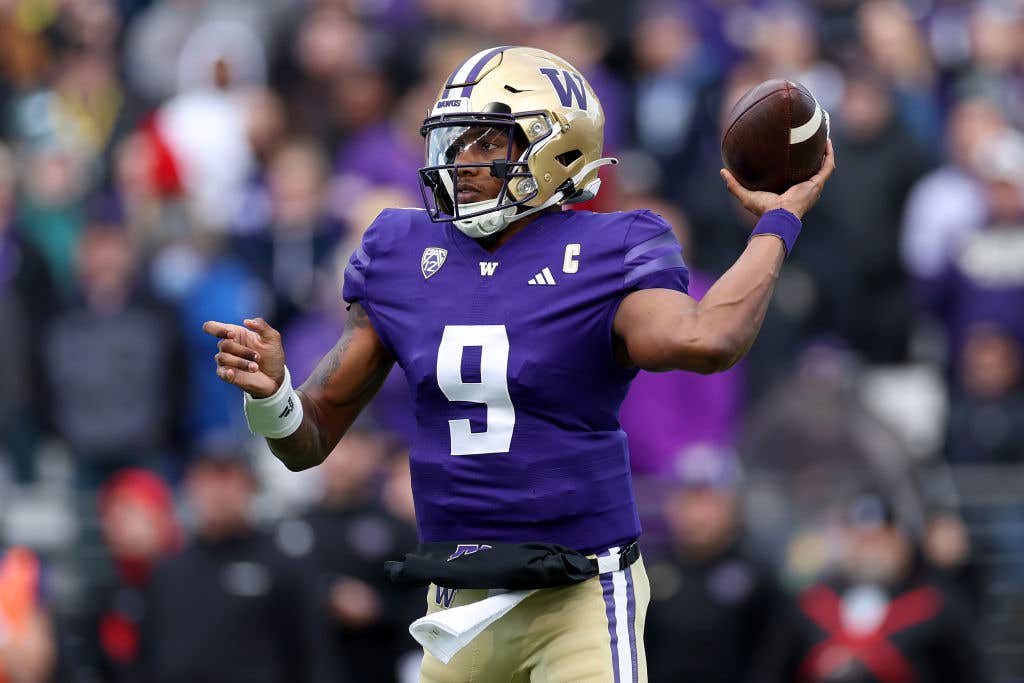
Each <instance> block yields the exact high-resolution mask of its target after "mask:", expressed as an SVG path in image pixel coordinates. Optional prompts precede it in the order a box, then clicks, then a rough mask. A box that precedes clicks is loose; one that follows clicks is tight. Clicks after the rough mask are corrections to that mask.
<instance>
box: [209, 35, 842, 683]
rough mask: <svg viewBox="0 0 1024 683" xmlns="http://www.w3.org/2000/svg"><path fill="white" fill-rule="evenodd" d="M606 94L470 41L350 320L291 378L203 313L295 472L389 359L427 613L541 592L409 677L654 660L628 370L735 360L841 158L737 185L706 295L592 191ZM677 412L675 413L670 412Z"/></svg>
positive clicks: (353, 263) (272, 356)
mask: <svg viewBox="0 0 1024 683" xmlns="http://www.w3.org/2000/svg"><path fill="white" fill-rule="evenodd" d="M603 127H604V115H603V113H602V110H601V104H600V102H599V101H598V98H597V95H596V94H595V93H594V91H593V90H592V89H591V87H590V85H589V84H588V83H587V81H586V80H585V79H584V78H583V76H582V75H581V74H580V73H579V72H578V71H577V70H576V69H575V68H573V66H572V65H570V64H569V63H567V62H566V61H564V60H562V59H561V58H559V57H557V56H555V55H553V54H550V53H548V52H544V51H542V50H537V49H532V48H526V47H496V48H493V49H489V50H484V51H481V52H479V53H477V54H475V55H473V56H472V57H470V58H469V59H467V60H466V61H465V62H464V63H463V64H462V65H461V66H460V67H459V68H458V69H456V70H455V72H454V73H452V74H451V76H450V77H449V78H448V80H447V82H446V83H445V84H444V85H443V87H442V88H441V91H440V93H439V95H438V97H437V100H436V102H435V104H434V106H433V109H432V111H430V112H429V115H428V117H427V118H426V119H425V120H424V122H423V127H422V128H421V132H422V134H423V136H424V138H425V140H426V165H425V166H424V168H422V169H421V170H420V181H421V186H422V190H423V196H424V203H425V208H422V209H391V210H386V211H384V212H383V213H381V214H380V215H379V216H378V217H377V218H376V220H374V222H373V224H372V225H370V226H369V228H368V229H367V230H366V233H365V235H364V238H363V242H362V245H361V246H360V247H359V248H358V249H357V250H356V251H355V253H354V254H353V255H352V257H351V260H350V262H349V264H348V267H347V269H346V270H345V278H344V289H343V297H344V299H345V301H346V302H348V304H349V319H348V324H347V329H346V331H345V333H344V335H343V336H342V338H341V339H340V340H339V341H338V343H337V345H336V346H335V347H334V349H332V350H331V351H330V352H329V353H328V354H327V356H326V357H325V358H324V359H323V360H322V361H321V363H320V365H319V366H318V367H317V369H316V371H315V372H314V373H313V375H312V376H311V377H310V378H309V380H308V381H306V382H305V383H304V384H303V385H302V386H301V387H299V388H298V389H293V388H292V384H291V380H290V377H289V373H288V369H287V367H286V365H285V358H284V352H283V350H282V345H281V338H280V335H279V334H278V332H277V331H276V330H274V329H273V328H271V327H270V326H269V325H268V324H267V323H266V322H265V321H263V320H262V319H259V318H256V319H252V320H245V321H244V322H243V324H242V325H235V324H229V323H221V322H215V321H210V322H207V323H206V324H205V325H204V329H205V330H206V331H207V332H208V333H209V334H211V335H214V336H216V337H219V338H220V342H219V343H218V348H219V352H218V353H217V355H216V364H217V375H218V377H220V378H221V379H222V380H224V381H225V382H229V383H231V384H234V385H236V386H238V387H240V388H241V389H243V390H244V401H245V411H246V417H247V419H248V421H249V425H250V427H251V428H252V429H253V431H254V432H256V433H259V434H261V435H263V436H265V437H266V438H267V440H268V443H269V444H270V448H271V449H272V450H273V452H274V453H275V454H276V456H277V457H278V458H280V459H281V460H282V461H283V462H284V463H285V465H287V466H288V468H289V469H292V470H301V469H305V468H309V467H314V466H316V465H317V464H319V463H320V462H322V461H323V459H324V458H325V457H326V456H327V454H328V453H330V452H331V450H332V448H333V447H334V445H335V444H336V443H337V442H338V440H339V439H340V438H341V437H342V436H343V435H344V434H345V431H346V430H347V429H348V428H349V426H350V425H352V423H353V421H354V420H355V419H356V417H357V416H358V415H359V412H360V411H361V410H362V409H363V407H364V406H366V405H367V403H368V402H369V401H370V400H371V399H372V398H373V396H374V393H375V392H376V391H377V390H378V389H379V388H380V386H381V383H382V382H383V381H384V378H385V377H386V376H387V374H388V372H389V371H390V370H391V368H392V366H393V365H394V364H395V363H397V364H398V365H399V367H400V368H401V370H402V372H404V374H405V377H406V379H407V380H408V382H409V387H410V389H411V392H412V396H413V400H414V403H415V410H416V421H417V434H416V438H415V442H414V443H413V444H412V452H411V472H412V486H413V493H414V497H415V502H416V516H417V523H418V526H419V535H420V541H421V554H420V555H419V556H417V557H416V558H415V560H416V561H415V562H413V561H412V558H411V559H410V560H409V561H407V562H406V563H405V565H398V567H397V569H396V571H395V576H397V577H399V578H402V577H404V578H406V579H408V578H410V576H411V577H412V578H413V579H414V580H420V581H422V583H423V585H426V584H427V583H428V582H432V583H433V584H434V585H431V586H430V587H429V588H428V595H427V604H428V612H429V613H430V614H434V613H438V612H441V611H443V610H451V609H455V608H457V607H460V606H467V605H472V604H474V603H476V602H478V601H483V600H492V599H493V596H495V593H496V592H498V591H500V590H501V589H518V588H531V589H536V590H534V591H533V592H532V593H530V594H529V596H528V597H526V598H525V599H524V600H522V602H521V603H519V604H518V605H516V606H515V607H514V608H513V609H511V610H510V611H508V612H507V614H504V615H503V616H501V617H500V618H498V619H497V620H496V621H493V623H489V625H488V626H486V628H485V629H484V630H483V631H482V632H480V633H479V635H476V637H475V638H473V639H472V640H471V641H470V642H468V644H466V645H465V646H464V647H462V648H461V649H459V650H458V651H457V652H455V653H454V655H453V656H451V657H450V658H447V661H446V662H442V661H441V659H439V658H438V657H435V656H433V655H432V654H429V653H428V654H425V656H424V659H423V665H422V670H421V676H422V680H424V681H469V680H478V681H513V680H514V681H615V682H619V681H623V682H624V681H642V680H646V666H645V660H644V652H643V623H644V615H645V613H646V609H647V604H648V600H649V586H648V582H647V576H646V573H645V572H644V567H643V560H642V559H641V558H640V553H639V551H638V550H637V544H636V540H637V538H638V536H639V535H640V525H639V521H638V517H637V509H636V501H635V500H634V496H633V491H632V484H631V481H630V471H629V457H628V452H627V448H626V437H625V434H624V433H623V431H622V430H621V429H620V427H619V422H618V410H619V405H620V403H621V402H622V400H623V397H624V396H625V395H626V389H627V387H628V385H629V383H630V381H631V380H632V379H633V377H635V376H636V374H637V372H638V369H645V370H654V371H665V370H688V371H691V372H700V373H712V372H718V371H721V370H725V369H727V368H729V367H731V366H732V365H733V364H734V363H736V362H737V361H738V360H739V359H740V358H741V357H742V356H743V355H744V353H745V352H746V351H747V349H748V348H750V345H751V344H752V343H753V341H754V338H755V337H756V335H757V332H758V329H759V328H760V326H761V322H762V320H763V318H764V315H765V312H766V309H767V307H768V302H769V299H770V297H771V295H772V291H773V289H774V286H775V281H776V279H777V277H778V274H779V270H780V268H781V267H782V263H783V260H784V259H785V257H786V254H787V252H788V251H789V249H791V248H792V246H793V243H794V241H795V240H796V237H797V234H798V233H799V230H800V218H801V217H802V216H803V215H804V213H805V212H806V211H807V210H808V209H809V208H810V206H811V205H812V204H814V202H815V201H816V200H817V197H818V195H819V193H820V192H821V189H822V186H823V184H824V182H825V181H826V180H827V178H828V176H829V175H830V174H831V172H832V170H833V168H834V158H833V153H832V149H831V144H830V145H829V147H828V152H827V157H826V159H825V163H824V165H823V167H822V170H821V171H820V172H819V173H818V174H817V175H816V176H815V177H813V178H812V179H811V180H809V181H807V182H805V183H801V184H799V185H796V186H794V187H792V188H790V189H789V190H787V191H786V192H785V193H784V194H782V195H777V194H772V193H767V192H751V191H748V190H746V189H745V188H743V187H742V186H740V185H739V184H738V183H737V182H736V181H735V179H734V178H733V177H732V176H731V175H730V174H729V173H728V172H727V171H724V170H723V172H722V177H723V180H724V181H725V183H726V184H727V186H728V188H729V190H730V191H731V192H732V193H733V194H734V195H735V196H736V197H737V198H738V199H739V201H740V202H741V203H742V204H743V206H745V207H746V208H747V209H748V210H749V211H751V212H753V213H754V214H756V215H758V216H760V220H759V222H758V224H757V227H756V228H755V229H754V232H753V236H752V237H751V239H750V241H749V242H748V244H747V247H746V249H745V250H744V251H743V253H742V254H741V255H740V256H739V258H738V260H737V261H736V263H735V265H733V266H732V268H730V269H729V270H728V272H726V273H725V274H724V275H723V276H722V277H721V278H720V279H719V280H718V282H717V283H716V284H715V285H714V286H713V287H712V288H711V290H710V291H709V292H708V293H707V295H706V296H705V297H704V298H703V299H702V300H701V301H699V302H698V301H695V300H694V299H692V298H690V297H689V296H687V284H688V271H687V268H686V265H685V264H684V262H683V258H682V254H681V249H680V246H679V243H678V242H677V241H676V239H675V237H674V236H673V233H672V230H671V227H670V226H669V225H668V224H666V222H665V221H664V220H663V219H662V218H661V217H660V216H658V215H657V214H654V213H652V212H649V211H631V212H625V213H591V212H587V211H574V210H563V208H564V207H565V206H566V205H569V204H573V203H576V202H581V201H585V200H587V199H590V198H592V197H593V196H594V195H595V194H596V193H597V192H598V190H599V187H600V184H601V181H600V180H599V179H598V170H599V168H600V167H601V166H602V165H605V164H610V163H614V162H615V160H614V159H609V158H603V157H602V156H601V152H602V144H603ZM679 419H680V420H685V419H687V417H686V416H685V415H680V416H679Z"/></svg>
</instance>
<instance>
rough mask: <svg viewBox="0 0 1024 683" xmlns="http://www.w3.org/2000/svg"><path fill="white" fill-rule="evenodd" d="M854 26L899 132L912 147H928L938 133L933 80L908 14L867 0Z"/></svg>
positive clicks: (899, 6)
mask: <svg viewBox="0 0 1024 683" xmlns="http://www.w3.org/2000/svg"><path fill="white" fill-rule="evenodd" d="M857 23H858V29H859V31H860V37H861V41H862V43H863V46H864V52H865V57H866V58H867V59H866V61H867V63H868V64H869V65H870V68H872V69H874V70H875V71H876V72H877V73H878V74H879V75H881V76H882V77H883V78H884V79H885V81H886V83H887V84H888V86H889V88H891V89H892V92H893V95H894V98H893V99H894V102H893V109H894V110H895V113H896V115H897V118H898V119H899V120H900V122H901V124H902V128H903V130H904V131H906V134H907V135H908V136H909V137H910V138H912V139H913V140H914V142H915V143H916V144H918V145H929V144H930V143H931V141H932V140H935V139H936V138H937V137H938V136H939V134H940V130H941V125H940V117H939V108H938V97H937V96H936V87H935V86H936V80H937V75H936V73H935V65H934V62H933V58H932V55H931V53H930V52H929V50H928V44H927V42H926V39H925V36H924V35H923V32H922V31H921V27H920V26H919V24H918V23H917V22H916V21H915V20H914V15H913V13H912V11H911V9H910V8H909V7H908V6H907V5H906V4H904V3H902V2H897V1H895V0H871V2H865V3H863V4H861V6H860V7H859V9H858V11H857ZM883 111H884V108H883Z"/></svg>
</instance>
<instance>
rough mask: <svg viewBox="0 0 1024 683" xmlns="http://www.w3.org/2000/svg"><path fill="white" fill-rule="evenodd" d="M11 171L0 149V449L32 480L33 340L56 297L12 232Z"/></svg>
mask: <svg viewBox="0 0 1024 683" xmlns="http://www.w3.org/2000/svg"><path fill="white" fill-rule="evenodd" d="M16 172H17V171H16V167H15V161H14V157H13V155H12V153H11V151H10V150H9V149H8V148H7V147H6V146H0V320H3V321H4V330H5V332H6V334H4V335H3V337H2V339H0V434H2V435H3V436H2V437H0V449H3V450H4V451H6V452H7V455H8V456H9V457H10V458H11V462H12V464H13V469H14V474H15V478H16V479H17V480H18V481H21V482H28V481H31V480H32V479H34V477H35V458H34V450H35V446H36V440H37V439H36V432H37V431H38V429H39V428H40V426H41V425H40V422H41V413H42V408H43V405H44V402H43V400H42V395H41V393H42V392H41V391H40V389H41V387H40V381H41V379H42V376H41V372H40V363H39V361H40V359H39V353H38V346H37V345H36V344H34V343H33V340H36V339H40V338H41V334H40V333H41V331H42V330H43V329H44V327H45V324H46V321H47V319H48V318H49V315H50V312H51V309H52V308H53V307H54V306H55V305H56V298H57V297H56V291H55V290H54V286H53V281H52V279H51V277H50V270H49V267H48V266H47V264H46V261H45V260H44V259H43V256H42V255H41V254H40V253H39V252H38V251H37V250H36V248H35V247H34V246H33V245H32V244H31V243H29V242H27V241H26V240H25V239H24V238H23V237H22V236H21V235H19V234H18V231H17V229H16V227H15V223H14V220H15V217H14V211H15V207H14V192H15V187H14V184H15V174H16Z"/></svg>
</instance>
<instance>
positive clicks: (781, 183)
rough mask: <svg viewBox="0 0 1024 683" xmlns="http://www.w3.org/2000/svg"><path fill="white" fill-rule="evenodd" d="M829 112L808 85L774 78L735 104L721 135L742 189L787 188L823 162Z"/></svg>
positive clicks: (724, 153) (729, 166) (724, 157)
mask: <svg viewBox="0 0 1024 683" xmlns="http://www.w3.org/2000/svg"><path fill="white" fill-rule="evenodd" d="M827 140H828V112H826V111H825V110H824V109H822V108H821V106H820V105H819V104H818V101H817V100H815V99H814V96H813V95H811V93H810V92H808V91H807V88H805V87H804V86H802V85H800V84H799V83H794V82H793V81H786V80H782V79H773V80H770V81H765V82H764V83H761V84H760V85H756V86H754V87H753V88H751V89H750V90H748V91H747V93H746V94H745V95H743V97H741V98H740V99H739V101H738V102H736V104H735V105H734V106H733V108H732V111H731V112H730V113H729V118H728V119H727V122H726V126H725V132H724V133H723V134H722V160H723V161H724V162H725V167H726V168H727V169H729V171H730V172H731V173H732V174H733V175H734V176H735V177H736V180H738V181H739V182H740V184H741V185H743V186H744V187H746V188H748V189H751V190H768V191H769V192H778V193H782V192H785V191H786V189H787V188H789V187H791V186H792V185H795V184H796V183H801V182H803V181H805V180H807V179H808V178H810V177H811V176H812V175H814V174H815V173H817V172H818V170H819V169H820V168H821V164H822V162H823V161H824V160H825V143H826V141H827Z"/></svg>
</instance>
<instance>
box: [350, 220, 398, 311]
mask: <svg viewBox="0 0 1024 683" xmlns="http://www.w3.org/2000/svg"><path fill="white" fill-rule="evenodd" d="M400 222H401V212H400V211H396V210H394V209H385V210H384V211H381V212H380V214H378V215H377V217H376V218H374V219H373V222H372V223H370V227H368V228H367V229H366V232H364V233H363V239H362V242H361V243H360V244H359V246H358V247H356V250H355V251H354V252H352V256H350V257H349V260H348V265H347V266H346V267H345V274H344V284H343V285H342V289H341V296H342V298H343V299H344V300H345V301H346V302H347V303H350V304H354V303H356V302H357V301H358V302H359V303H361V304H364V305H365V304H372V303H373V300H372V298H371V297H370V294H369V292H368V284H369V283H368V280H369V277H370V267H371V264H372V263H373V261H374V259H378V258H381V257H382V256H384V255H385V254H386V252H387V251H388V247H389V244H390V243H391V242H392V241H393V238H394V233H395V232H396V231H397V224H398V223H400Z"/></svg>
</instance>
